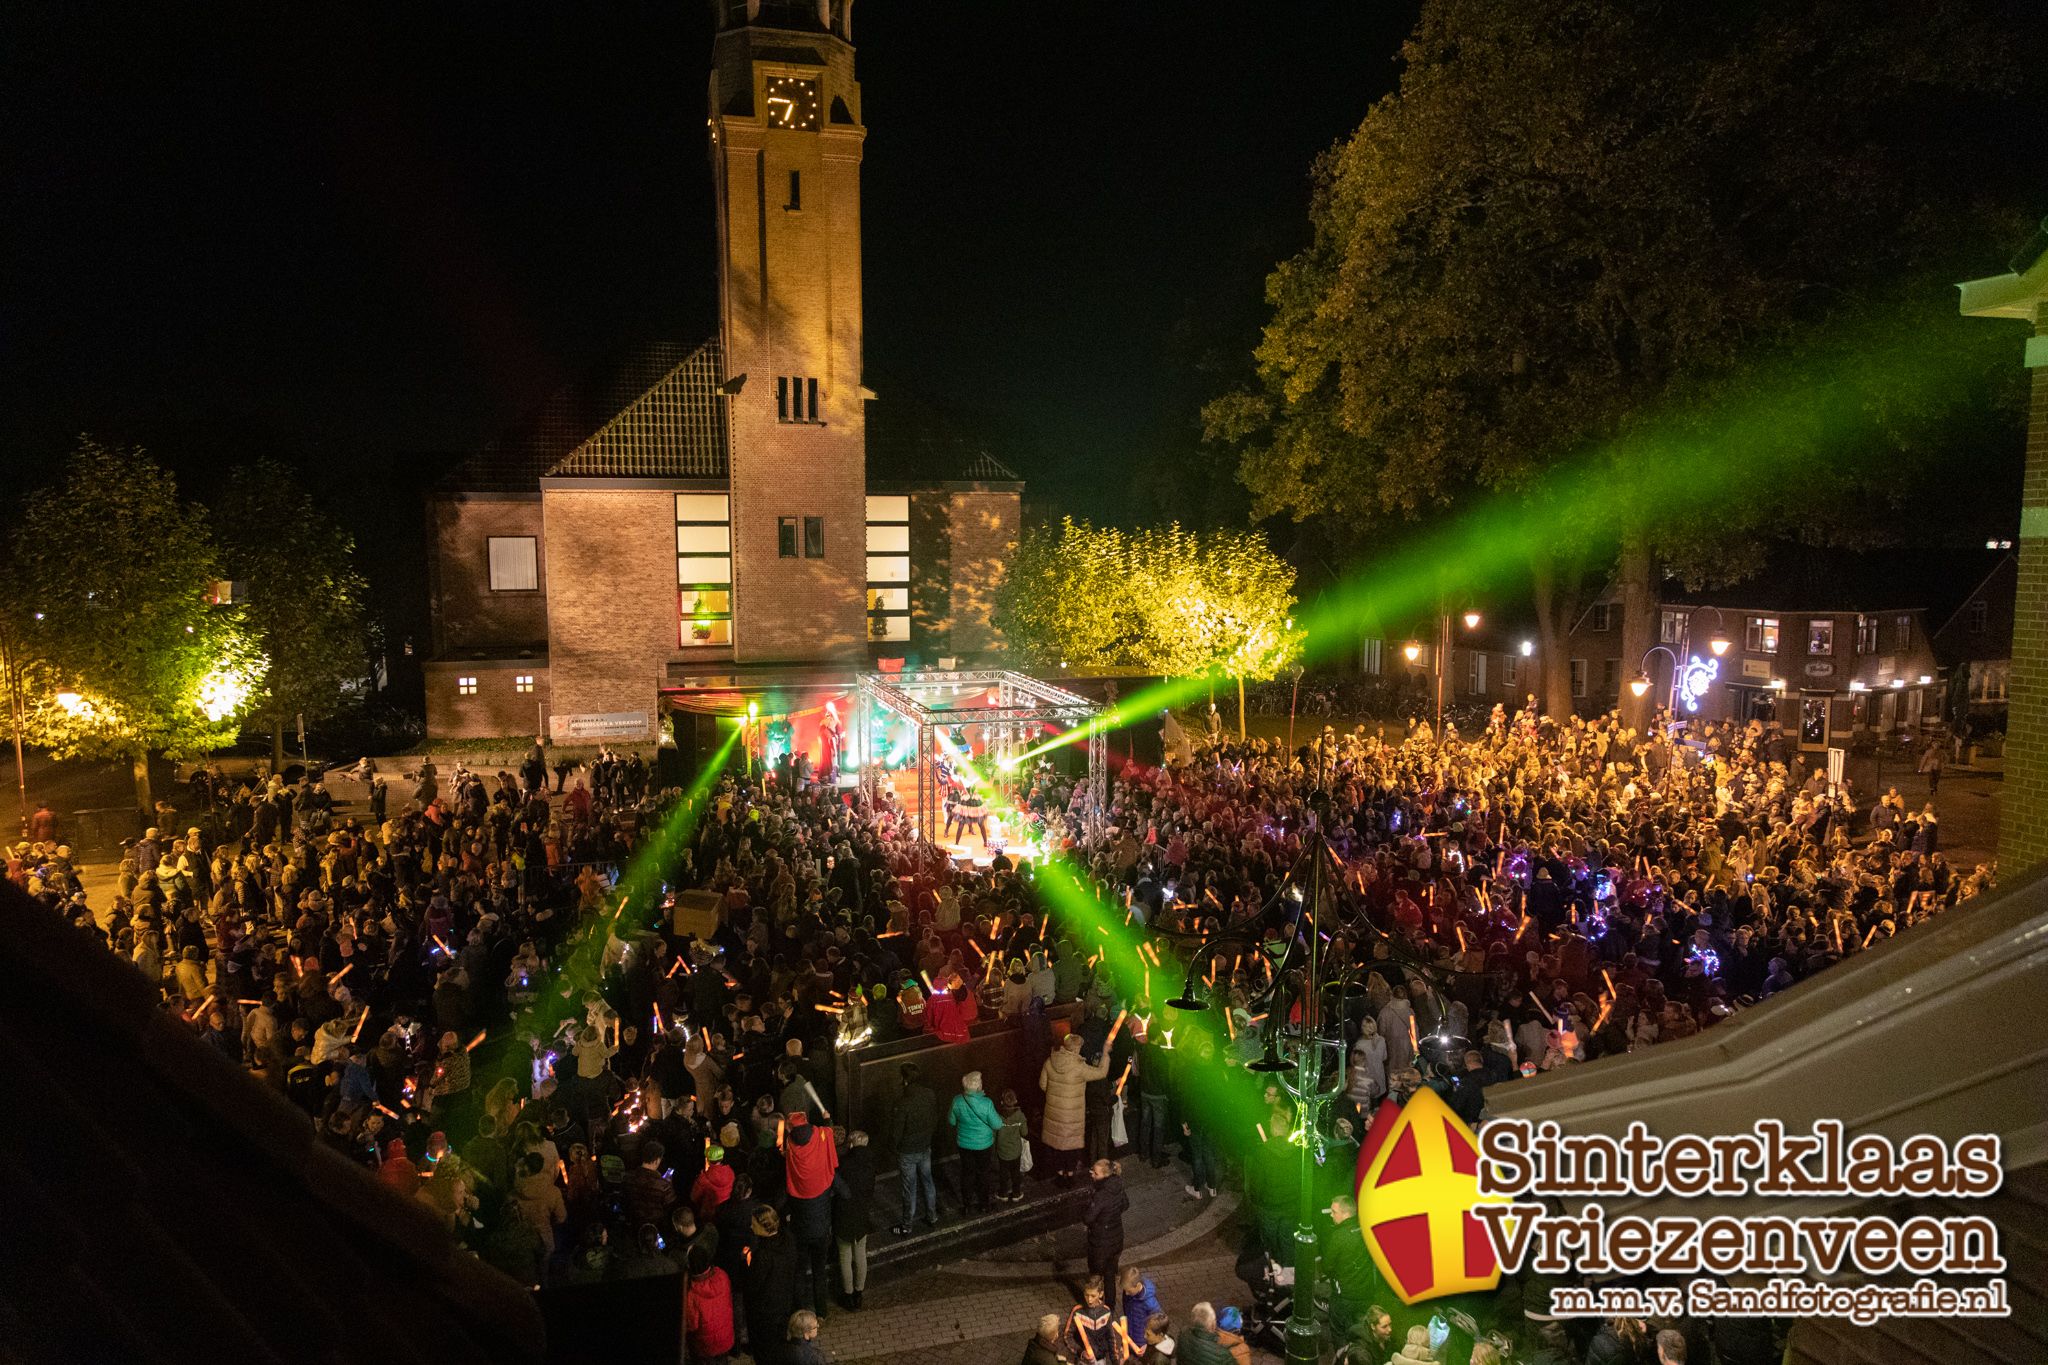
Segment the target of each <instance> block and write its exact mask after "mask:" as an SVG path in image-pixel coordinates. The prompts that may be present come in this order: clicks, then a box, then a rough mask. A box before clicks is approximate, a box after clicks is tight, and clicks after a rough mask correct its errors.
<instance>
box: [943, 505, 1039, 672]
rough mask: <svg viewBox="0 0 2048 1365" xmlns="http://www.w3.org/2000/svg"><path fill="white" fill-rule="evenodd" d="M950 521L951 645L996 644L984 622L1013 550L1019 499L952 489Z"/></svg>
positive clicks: (977, 647)
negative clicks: (953, 490) (951, 577)
mask: <svg viewBox="0 0 2048 1365" xmlns="http://www.w3.org/2000/svg"><path fill="white" fill-rule="evenodd" d="M950 501H951V508H950V511H951V516H950V521H951V524H952V555H951V559H952V565H951V569H952V575H953V586H952V618H953V623H952V624H953V629H952V647H953V650H954V651H955V652H956V653H960V654H980V653H984V652H986V651H989V650H993V649H999V648H1001V647H1002V637H1001V636H1000V635H999V634H998V633H997V632H996V628H995V626H994V625H993V624H992V623H991V622H990V619H989V618H990V616H991V614H992V613H993V612H994V611H995V604H996V589H997V588H999V587H1001V586H1002V584H1003V579H1004V577H1005V576H1006V575H1007V574H1008V573H1009V570H1010V560H1011V559H1012V558H1013V557H1014V556H1015V555H1016V553H1017V523H1018V520H1019V516H1020V507H1019V504H1020V503H1021V501H1022V500H1021V499H1020V498H1019V497H1018V495H1017V494H1015V493H992V492H966V491H960V492H955V493H954V494H953V495H952V498H951V500H950Z"/></svg>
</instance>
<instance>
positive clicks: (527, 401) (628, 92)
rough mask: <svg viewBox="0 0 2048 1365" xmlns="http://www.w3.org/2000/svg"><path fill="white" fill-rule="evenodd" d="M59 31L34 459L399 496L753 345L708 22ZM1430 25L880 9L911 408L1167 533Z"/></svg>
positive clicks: (41, 62) (57, 13)
mask: <svg viewBox="0 0 2048 1365" xmlns="http://www.w3.org/2000/svg"><path fill="white" fill-rule="evenodd" d="M38 8H40V9H41V10H43V11H44V12H43V13H41V14H38V15H33V16H31V15H26V14H23V13H21V12H17V13H16V14H15V16H14V18H13V20H12V21H11V22H12V23H14V24H16V25H18V26H19V25H24V24H26V28H23V29H18V31H17V39H18V40H17V41H15V42H12V43H10V44H9V48H10V51H11V53H12V57H11V59H10V60H11V61H12V62H13V63H14V70H13V71H11V72H9V74H8V79H7V81H6V89H5V90H4V92H0V100H4V102H5V103H4V107H5V110H6V114H7V127H8V128H9V130H10V131H9V137H8V139H7V143H8V147H7V149H6V151H5V152H4V153H0V155H4V156H6V157H7V158H8V162H9V164H8V165H7V184H8V186H9V188H10V191H11V192H10V194H9V199H8V202H9V204H10V211H9V213H8V215H7V217H8V219H9V221H8V222H7V224H6V228H5V230H6V231H7V232H8V234H9V235H10V236H11V237H12V238H13V242H14V249H13V250H12V251H11V252H10V260H11V261H12V262H13V263H14V264H15V266H16V267H17V268H18V269H17V271H15V272H10V279H9V282H8V284H7V286H6V288H7V290H8V293H9V295H10V296H11V297H10V301H9V303H8V305H7V307H6V310H5V328H6V331H5V347H6V352H5V354H6V364H5V367H4V375H5V377H4V381H0V382H4V383H5V385H6V393H5V400H6V401H5V403H4V419H0V420H4V422H5V427H4V432H0V435H4V438H5V443H6V445H5V448H6V450H7V452H8V456H9V458H10V460H15V461H25V462H28V463H29V464H31V465H33V464H36V463H40V462H44V461H49V460H52V459H55V458H57V457H59V456H61V454H62V452H63V451H64V450H65V449H66V448H68V446H69V444H70V440H71V437H72V435H73V434H74V433H76V432H78V431H81V430H87V429H90V430H92V431H94V432H97V433H103V434H105V435H108V436H110V437H115V438H119V439H127V440H133V441H136V442H140V443H144V444H147V445H149V446H151V447H152V448H153V449H155V450H156V451H157V452H158V454H159V456H160V457H161V458H163V459H165V460H167V461H168V462H170V463H172V464H173V465H174V466H175V467H176V468H178V470H179V471H180V473H181V475H183V476H185V478H186V480H187V482H188V484H190V485H191V487H192V491H194V492H195V493H200V494H203V493H204V492H205V491H206V490H207V486H208V484H210V483H211V482H212V479H213V473H214V471H213V470H212V469H210V468H209V466H218V465H219V464H220V463H222V462H225V461H230V460H233V459H237V458H241V457H243V456H246V455H250V454H255V453H271V454H275V455H277V456H280V457H281V458H284V459H286V460H287V461H289V462H292V463H294V464H298V465H301V466H303V467H305V468H306V469H307V470H308V472H309V477H310V478H311V479H312V480H314V481H315V483H316V486H318V487H319V488H320V490H321V491H323V492H326V493H329V494H335V495H341V496H340V500H339V501H338V503H337V505H339V506H342V507H343V508H344V509H346V508H348V507H349V506H350V504H354V506H355V509H356V511H357V512H358V513H360V512H361V511H362V507H363V505H362V503H361V500H360V499H361V495H362V494H363V493H364V492H368V491H372V490H378V489H381V488H384V487H387V486H388V487H390V488H391V489H392V491H394V492H399V493H405V494H410V493H411V492H413V491H414V490H416V489H417V488H418V486H419V485H420V484H421V482H422V481H423V480H424V479H425V478H428V477H431V475H432V474H433V473H435V472H438V469H439V467H440V466H439V465H437V464H436V463H435V462H434V461H433V460H431V459H427V460H422V459H420V458H419V455H420V453H421V452H446V451H452V450H457V449H461V448H464V447H469V446H474V445H477V444H480V443H482V442H483V441H485V440H487V439H489V438H490V437H491V436H492V435H494V434H495V433H496V432H497V431H498V430H499V429H501V428H502V427H503V426H504V425H505V424H506V423H507V422H508V421H509V420H510V419H511V418H513V417H514V416H516V415H517V414H518V413H519V412H520V411H521V410H523V409H524V408H526V407H528V406H529V405H531V404H532V403H533V402H535V401H536V400H537V399H539V398H540V397H541V396H543V395H544V394H545V393H546V392H548V391H549V390H550V389H551V388H553V387H554V386H555V385H557V384H559V383H561V382H563V381H564V380H566V379H569V378H571V377H574V376H575V375H577V374H579V373H581V372H583V371H584V370H586V369H587V368H588V367H589V366H591V365H592V364H593V363H594V362H596V361H598V360H599V359H601V358H602V357H603V356H604V355H606V354H607V353H608V352H610V351H612V350H614V349H616V348H618V347H620V346H622V345H626V344H629V343H631V342H633V341H635V340H638V339H647V338H657V337H659V338H675V339H684V340H695V339H696V338H698V337H700V336H703V335H707V334H709V332H710V331H711V330H712V328H713V299H714V284H713V279H714V277H713V270H714V259H713V239H712V222H711V197H710V180H709V174H708V171H707V168H706V160H705V147H704V112H705V111H704V89H705V78H706V72H707V68H708V59H709V53H710V36H711V30H710V21H709V13H708V11H709V6H708V5H707V4H705V3H702V0H669V2H667V3H660V4H639V5H619V4H614V5H605V4H598V5H587V4H545V5H543V4H503V3H494V4H488V5H486V4H432V5H408V6H403V7H398V6H391V7H385V8H382V9H374V10H373V11H372V12H371V13H370V14H369V15H368V16H367V17H366V16H365V15H363V14H358V13H353V12H351V11H355V10H358V9H364V8H368V7H358V6H275V7H266V8H265V9H263V10H257V9H235V8H233V7H229V8H226V9H221V10H209V11H206V12H205V13H204V14H202V13H201V12H197V11H193V10H190V9H187V8H183V7H177V6H160V5H153V6H148V7H122V6H104V5H90V4H69V3H67V4H65V5H62V6H42V7H38ZM1413 18H1414V11H1413V7H1412V5H1401V4H1395V5H1378V4H1371V5H1368V4H1362V3H1358V2H1357V0H1342V2H1338V0H1316V2H1314V3H1308V4H1303V5H1299V6H1294V7H1291V8H1290V9H1289V12H1288V14H1287V21H1286V22H1285V23H1284V24H1282V23H1274V22H1272V21H1271V13H1270V12H1269V11H1265V9H1264V7H1259V6H1203V7H1199V8H1188V7H1174V6H1162V5H1096V4H1088V5H1082V4H1059V3H1047V2H1046V0H1036V2H1035V3H991V2H990V0H975V3H972V4H930V3H927V4H914V5H913V4H904V3H890V2H886V0H871V2H870V3H866V4H862V5H861V6H860V7H859V8H858V9H857V10H856V17H855V30H854V31H855V37H856V39H857V47H858V51H859V54H860V55H859V62H860V75H861V80H862V87H863V94H864V99H865V114H866V120H867V123H868V125H869V128H870V134H869V139H868V142H867V148H866V159H865V164H864V174H863V193H864V205H863V208H864V228H865V253H866V292H867V304H868V314H867V324H868V329H867V356H868V371H869V375H868V379H869V384H870V386H871V387H873V388H874V389H876V390H877V391H878V392H879V393H880V394H881V395H882V399H883V401H887V398H888V396H889V395H890V394H891V393H893V392H904V391H909V392H915V393H917V394H919V395H920V396H922V397H924V398H926V399H928V400H936V401H938V402H940V403H942V404H944V405H945V406H948V407H950V408H952V409H954V410H956V411H958V412H959V413H961V414H963V415H965V416H967V417H968V418H969V419H970V420H971V421H972V423H973V425H974V426H975V427H976V428H977V429H978V431H979V434H981V435H982V436H983V437H984V438H985V439H986V440H987V441H988V443H989V444H990V446H991V447H992V448H993V449H994V450H996V451H997V453H998V454H1000V455H1002V456H1003V457H1005V458H1006V459H1008V460H1009V461H1010V462H1011V463H1012V464H1014V465H1016V466H1017V467H1018V468H1019V469H1020V470H1021V471H1022V472H1023V473H1024V474H1025V475H1026V476H1027V477H1028V478H1029V479H1031V480H1032V482H1033V484H1034V486H1035V490H1036V491H1039V492H1042V493H1046V494H1050V495H1052V497H1053V498H1055V499H1057V500H1058V501H1059V502H1060V503H1062V504H1064V505H1070V506H1072V507H1074V508H1076V509H1077V510H1080V511H1083V512H1088V513H1093V514H1095V515H1099V516H1119V515H1123V516H1135V515H1142V514H1143V511H1144V509H1143V508H1142V507H1141V506H1133V505H1132V503H1133V501H1134V499H1133V498H1132V497H1131V495H1130V493H1129V491H1128V486H1129V479H1128V471H1129V469H1130V467H1131V466H1132V465H1133V464H1134V463H1135V462H1137V461H1140V460H1142V459H1144V458H1146V457H1148V456H1156V454H1157V453H1158V452H1159V451H1161V450H1163V449H1172V448H1174V447H1175V446H1176V445H1183V446H1184V445H1190V444H1192V442H1193V440H1194V439H1195V436H1194V433H1195V422H1196V408H1197V407H1198V405H1199V404H1200V402H1201V401H1202V400H1203V399H1204V398H1206V397H1208V396H1210V395H1212V394H1213V393H1214V392H1216V391H1217V390H1219V389H1220V388H1222V387H1225V386H1226V385H1227V383H1228V381H1229V380H1230V378H1232V377H1233V375H1234V371H1233V370H1231V368H1230V367H1232V366H1236V367H1242V366H1243V365H1245V364H1246V363H1247V362H1246V356H1247V352H1248V350H1249V347H1250V345H1251V343H1252V341H1253V340H1254V338H1255V335H1256V328H1257V325H1258V323H1259V321H1260V319H1261V316H1262V305H1261V303H1260V289H1261V285H1262V282H1263V280H1264V277H1265V274H1266V272H1267V271H1268V270H1269V269H1271V267H1272V265H1273V264H1274V262H1275V261H1276V260H1278V259H1279V258H1281V257H1282V256H1284V255H1286V254H1288V253H1290V252H1292V251H1293V250H1295V249H1296V248H1298V246H1299V245H1300V244H1301V242H1302V240H1303V238H1304V235H1305V232H1306V204H1307V184H1308V169H1309V165H1310V162H1311V161H1312V159H1313V158H1314V156H1315V155H1316V154H1317V153H1318V152H1319V151H1320V150H1321V149H1323V148H1325V147H1327V146H1328V145H1329V144H1330V143H1331V142H1333V141H1334V140H1336V139H1337V138H1339V137H1341V136H1343V135H1344V134H1345V133H1347V132H1348V131H1349V130H1350V129H1351V128H1352V127H1354V126H1355V125H1356V124H1357V122H1358V120H1359V119H1360V118H1361V117H1362V116H1363V114H1364V112H1365V110H1366V108H1367V107H1368V105H1369V104H1370V103H1371V101H1372V100H1373V99H1374V98H1376V97H1377V96H1378V95H1380V94H1382V93H1384V91H1385V90H1387V89H1388V88H1389V87H1390V86H1391V84H1392V81H1393V78H1394V74H1395V66H1394V56H1395V53H1396V50H1397V48H1398V45H1399V42H1400V39H1401V37H1402V36H1403V35H1404V34H1405V33H1406V31H1407V29H1408V28H1409V27H1410V25H1411V24H1412V22H1413ZM31 262H32V263H33V265H32V267H30V268H28V269H26V270H20V269H19V268H20V267H23V266H27V265H28V264H29V263H31ZM413 505H414V503H413V501H412V499H411V498H410V497H406V498H404V499H403V500H400V499H389V500H384V501H382V502H381V505H379V506H377V507H376V511H375V514H376V515H380V516H381V515H386V514H387V513H388V514H389V515H392V516H397V517H402V518H405V519H407V520H409V521H411V520H416V518H414V515H413V512H412V507H413ZM363 529H364V530H365V531H366V532H369V531H371V530H372V529H373V528H369V527H365V528H363ZM370 539H371V540H374V536H373V535H372V536H371V537H370Z"/></svg>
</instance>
